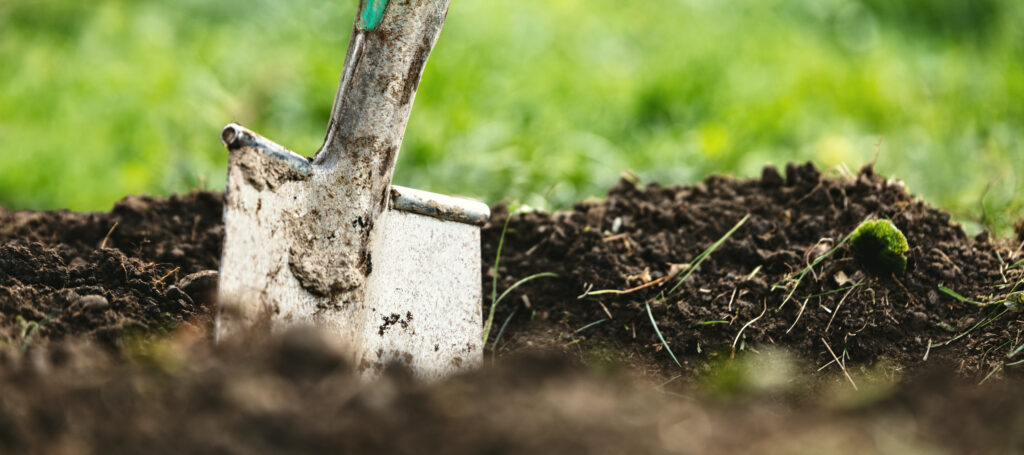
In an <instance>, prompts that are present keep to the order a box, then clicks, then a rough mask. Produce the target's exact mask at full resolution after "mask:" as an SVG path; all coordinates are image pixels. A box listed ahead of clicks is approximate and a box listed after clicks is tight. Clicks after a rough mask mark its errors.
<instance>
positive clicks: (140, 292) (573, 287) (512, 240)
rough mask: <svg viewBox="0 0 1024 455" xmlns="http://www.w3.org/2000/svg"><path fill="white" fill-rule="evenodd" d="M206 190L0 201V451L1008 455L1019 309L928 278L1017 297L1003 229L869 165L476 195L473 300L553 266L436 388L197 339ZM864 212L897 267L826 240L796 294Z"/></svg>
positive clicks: (1015, 421)
mask: <svg viewBox="0 0 1024 455" xmlns="http://www.w3.org/2000/svg"><path fill="white" fill-rule="evenodd" d="M221 201H222V199H221V196H220V195H219V194H212V193H200V192H197V193H191V194H189V195H185V196H180V197H172V198H170V199H169V200H158V199H152V198H147V197H128V198H126V199H125V200H123V201H121V202H119V203H118V204H116V205H115V207H114V209H113V210H112V211H111V212H109V213H90V214H77V213H69V212H9V211H4V210H3V209H0V336H2V337H3V338H2V340H3V341H4V344H5V345H6V347H4V348H2V349H0V387H3V390H4V394H3V395H2V396H0V452H3V453H8V452H11V453H15V452H17V453H30V452H35V453H62V452H68V453H108V452H139V451H147V452H152V451H156V452H168V453H170V452H176V453H181V452H197V451H199V452H210V451H217V452H227V453H281V452H290V451H295V450H304V451H331V452H336V451H339V449H341V450H340V451H354V452H378V451H387V452H394V453H407V452H408V453H411V452H417V453H419V452H422V451H424V450H425V449H426V450H434V451H437V450H445V451H447V452H508V453H514V452H531V453H532V452H544V453H566V452H591V453H623V452H651V453H661V452H665V453H678V452H684V453H689V452H698V453H735V452H737V451H744V452H747V451H758V452H783V453H802V452H808V453H821V452H824V451H828V452H832V453H844V452H845V453H866V452H877V453H892V452H900V453H906V452H908V451H911V452H921V453H947V452H953V453H964V452H977V451H982V452H984V451H988V450H992V451H1013V450H1021V449H1024V446H1022V444H1024V438H1022V437H1020V436H1016V435H1015V434H1016V433H1017V429H1019V428H1021V425H1022V424H1024V411H1021V410H1022V409H1024V406H1022V405H1024V396H1022V391H1021V388H1020V387H1019V383H1018V381H1019V377H1020V370H1021V369H1024V365H1015V364H1014V362H1016V361H1018V360H1020V357H1022V356H1024V354H1021V353H1017V352H1016V350H1017V348H1018V347H1019V346H1021V344H1022V343H1024V338H1022V337H1021V334H1022V332H1024V330H1022V329H1024V326H1022V320H1021V316H1020V314H1019V313H1018V312H1016V311H1013V310H1011V309H1008V308H1007V306H1006V305H1004V304H1002V303H995V304H992V305H986V306H984V307H979V306H976V305H972V304H969V303H964V302H961V301H959V300H957V299H954V298H952V297H950V296H949V295H947V294H946V293H944V292H942V291H940V289H939V285H940V284H943V285H945V286H947V287H948V288H949V289H953V290H955V291H956V292H958V293H960V294H962V295H964V296H967V297H968V298H970V299H972V300H980V301H982V302H989V301H996V300H999V299H1000V298H1002V297H1004V296H1006V295H1013V293H1014V292H1016V291H1019V290H1020V289H1019V288H1017V287H1015V286H1017V284H1018V283H1020V282H1021V280H1022V279H1024V271H1022V269H1021V267H1020V266H1019V264H1016V263H1017V261H1019V260H1020V259H1021V258H1022V257H1024V254H1022V253H1021V251H1020V245H1019V242H1021V241H1024V229H1021V230H1020V231H1021V232H1019V234H1018V235H1019V236H1020V237H1022V238H1019V239H1016V240H1015V241H1014V242H1013V243H1004V242H1000V241H995V240H992V239H988V238H986V237H985V236H981V237H977V238H969V237H968V236H967V235H966V234H965V233H964V232H963V230H962V229H961V228H960V227H959V226H957V225H955V224H952V223H950V221H949V216H948V215H947V214H945V213H943V212H940V211H938V210H935V209H933V208H930V207H928V206H927V205H926V204H924V203H923V202H921V201H919V200H917V199H915V198H913V197H912V196H911V195H909V194H908V193H907V192H906V191H905V190H904V189H903V187H902V186H901V185H899V184H898V183H896V182H892V181H887V180H885V179H883V178H881V177H879V176H877V175H875V174H874V173H873V172H872V171H871V170H870V169H866V170H864V171H862V172H861V173H860V174H859V175H857V176H845V177H843V176H838V177H828V178H826V177H823V176H822V175H821V174H820V173H819V171H817V170H816V169H815V168H814V167H813V166H811V165H803V166H795V165H790V166H788V167H787V169H786V172H785V176H782V175H780V173H779V172H778V171H777V170H775V169H774V168H766V169H765V172H764V176H763V178H761V179H755V180H736V179H732V178H727V177H712V178H709V179H708V180H706V181H705V182H702V183H698V184H696V185H694V186H689V187H664V186H659V185H648V186H646V187H641V186H638V185H637V184H636V183H635V182H634V181H631V180H623V181H622V182H620V183H619V184H618V185H617V186H616V187H614V188H613V189H612V190H611V191H610V193H609V195H608V197H607V198H606V199H605V200H602V201H592V202H584V203H580V204H578V205H577V206H576V207H574V209H573V210H571V211H566V212H557V213H553V214H549V213H527V214H521V215H515V216H513V217H512V218H511V219H510V220H508V212H507V209H506V208H505V207H503V206H499V207H496V208H495V209H494V212H495V213H494V217H493V219H492V221H491V222H490V223H489V224H488V225H487V226H486V227H485V228H484V232H483V241H484V244H483V246H484V269H483V270H482V285H483V286H484V289H485V295H490V293H491V291H492V282H494V281H495V278H494V273H493V270H492V267H493V261H494V257H495V254H496V252H497V246H498V243H499V239H501V237H502V231H503V227H504V226H505V223H506V220H507V221H508V230H507V232H506V234H505V235H504V243H503V248H502V257H501V261H500V263H499V267H498V270H497V271H498V273H497V280H496V283H497V286H496V289H495V291H496V292H497V293H498V294H501V293H502V292H503V291H504V290H506V289H508V288H509V287H511V286H512V285H513V284H514V283H516V282H517V281H518V280H520V279H522V278H524V277H527V276H529V275H532V274H536V273H541V272H553V273H556V274H558V278H539V279H536V280H533V281H529V282H527V283H526V284H524V285H522V286H520V287H518V288H516V289H515V290H514V291H512V292H510V293H509V295H508V296H507V297H506V298H505V299H504V300H502V301H501V303H500V305H499V306H498V307H497V309H496V315H495V318H494V321H495V322H494V327H493V329H492V330H491V332H490V334H491V344H489V345H488V355H489V357H490V356H491V355H492V354H493V358H494V361H493V362H491V361H488V362H487V363H488V366H487V367H485V368H484V369H483V370H482V371H480V372H476V373H473V374H469V375H465V376H462V377H458V378H453V379H451V380H448V381H445V382H442V383H440V384H433V385H430V384H420V383H416V382H415V381H412V380H410V379H408V378H407V377H406V375H405V374H404V373H403V372H401V371H392V372H391V373H389V374H388V375H386V376H385V377H384V378H383V379H381V380H380V381H378V382H376V383H374V384H360V383H358V382H357V381H356V380H354V379H353V377H352V374H351V369H350V368H349V367H348V366H347V365H345V362H344V361H343V360H342V357H341V354H340V350H338V349H337V348H336V347H335V346H332V345H331V343H329V342H327V341H325V339H324V337H323V336H322V335H319V334H317V333H316V332H315V331H306V330H295V331H290V332H288V333H286V334H284V336H283V337H267V339H260V340H251V339H250V340H228V341H227V342H224V343H221V344H220V345H218V346H216V347H213V346H211V343H210V340H209V338H210V327H211V318H210V310H211V308H212V297H213V290H214V289H215V288H216V272H215V271H216V269H217V265H218V258H219V250H220V243H221V240H222V235H223V234H222V232H223V231H222V227H221V221H220V218H221V213H222V202H221ZM747 215H749V217H748V218H747V219H746V221H745V222H744V223H743V224H742V225H741V226H740V227H739V228H738V229H737V230H736V231H735V232H733V233H732V234H731V235H730V236H729V237H728V238H726V239H725V240H724V241H722V242H721V244H720V245H719V246H718V248H717V249H716V250H715V251H714V252H712V253H711V254H710V255H709V256H708V257H707V259H706V260H705V261H704V262H702V263H701V264H700V266H699V267H697V268H695V269H694V270H692V273H689V274H687V272H689V271H690V270H688V269H687V268H686V265H685V264H689V263H690V262H691V261H692V260H694V258H695V257H697V256H698V255H699V254H700V253H701V252H702V251H704V250H705V249H707V248H708V247H709V246H711V245H712V244H714V243H715V242H716V241H718V240H719V239H721V238H722V237H723V236H724V235H725V234H726V233H727V232H728V231H729V230H730V229H731V228H732V227H733V226H734V225H736V223H737V222H738V221H740V220H741V219H743V218H744V217H745V216H747ZM868 217H877V218H888V219H891V220H892V221H893V222H894V223H895V224H896V225H897V226H898V227H899V228H900V229H901V230H902V231H903V233H904V234H905V235H906V237H907V240H908V242H909V244H910V251H909V253H908V260H909V262H908V268H907V273H906V275H904V276H902V277H894V276H891V275H890V276H881V275H878V274H876V273H874V272H872V271H870V270H866V269H865V267H864V266H863V265H861V264H860V263H859V262H858V261H857V260H856V259H855V258H854V255H853V254H852V252H851V251H849V248H848V246H846V245H842V246H840V248H838V249H836V250H835V251H834V253H833V254H832V255H830V256H829V257H827V258H826V259H825V260H823V261H822V262H821V263H820V264H819V265H817V266H816V267H814V268H813V270H812V271H810V272H808V273H807V274H805V275H804V278H803V279H802V281H800V284H799V286H798V287H796V288H795V290H794V286H795V280H794V278H795V276H796V275H797V274H798V272H800V271H801V270H802V269H804V268H805V267H806V266H807V265H808V264H810V263H811V262H812V261H813V260H814V259H815V258H816V257H818V256H820V255H822V254H824V253H826V252H828V251H829V250H830V249H831V248H832V247H834V246H836V245H839V244H840V243H841V242H842V240H843V239H844V238H845V236H846V235H847V234H849V233H850V232H851V231H852V230H853V229H854V228H855V227H856V226H857V225H858V224H859V223H860V221H862V220H864V219H865V218H868ZM682 276H686V280H685V281H682V282H681V284H679V286H678V287H677V289H676V292H669V291H670V290H671V289H672V288H673V287H676V285H677V283H679V282H680V281H679V278H681V277H682ZM776 284H778V286H774V285H776ZM1022 286H1024V285H1022ZM608 290H615V291H628V292H609V291H608ZM790 293H792V298H791V299H789V300H786V297H787V295H789V294H790ZM485 300H486V301H485V310H487V309H489V304H490V301H489V299H485ZM783 302H785V304H783ZM485 314H486V311H485ZM655 326H656V327H657V328H658V329H659V330H658V331H656V330H655ZM659 331H660V336H659V334H658V333H659ZM499 332H500V339H498V340H497V342H496V343H495V342H494V340H495V338H496V336H497V335H498V334H499ZM661 338H664V341H662V339H661ZM495 346H496V348H495ZM667 348H671V350H672V354H671V355H670V353H669V352H668V349H667ZM833 354H834V355H833ZM673 355H674V356H675V358H677V359H678V363H679V364H678V365H677V364H676V362H675V361H674V360H673ZM523 356H526V357H527V358H528V359H527V360H521V359H520V358H521V357H523ZM836 358H839V361H838V362H837V361H836V360H835V359H836ZM819 368H820V369H819ZM963 381H968V383H964V382H963ZM978 382H986V383H985V384H984V385H983V386H976V385H975V384H976V383H978ZM854 387H857V389H858V391H854ZM435 448H436V449H435ZM346 449H347V450H346Z"/></svg>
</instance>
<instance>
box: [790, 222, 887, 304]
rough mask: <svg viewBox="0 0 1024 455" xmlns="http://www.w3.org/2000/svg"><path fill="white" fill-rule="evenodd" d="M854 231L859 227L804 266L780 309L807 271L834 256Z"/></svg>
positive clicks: (791, 296) (791, 295) (798, 285)
mask: <svg viewBox="0 0 1024 455" xmlns="http://www.w3.org/2000/svg"><path fill="white" fill-rule="evenodd" d="M869 219H871V215H868V216H867V217H865V218H864V221H861V222H860V223H858V224H857V226H860V225H861V224H864V223H865V222H867V221H868V220H869ZM854 232H857V228H854V229H853V230H852V231H850V233H849V234H846V237H843V241H841V242H839V243H838V244H837V245H836V246H834V247H832V249H831V250H828V251H827V252H826V253H825V254H822V255H821V256H818V257H817V258H815V259H814V262H811V265H808V266H807V267H804V268H803V270H801V271H800V276H798V277H797V279H796V282H795V283H794V284H793V289H790V290H789V294H788V295H786V298H785V299H784V300H783V301H782V304H781V305H779V309H780V310H781V309H782V307H784V306H786V303H787V302H789V301H790V299H792V298H793V294H794V293H796V289H797V288H798V287H800V283H801V282H803V280H804V277H805V276H807V273H808V272H810V271H811V269H813V268H814V267H817V266H818V264H821V262H822V261H824V260H825V259H827V258H828V257H829V256H832V253H835V252H836V251H838V250H839V248H842V246H843V245H846V242H849V241H850V237H852V236H853V233H854ZM778 285H779V283H775V284H774V285H772V289H775V287H776V286H778Z"/></svg>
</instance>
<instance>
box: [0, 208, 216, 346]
mask: <svg viewBox="0 0 1024 455" xmlns="http://www.w3.org/2000/svg"><path fill="white" fill-rule="evenodd" d="M222 211H223V197H222V196H221V195H220V194H214V193H204V192H195V193H191V194H188V195H186V196H182V197H179V196H172V197H171V198H170V199H167V200H158V199H153V198H150V197H137V196H129V197H127V198H125V199H123V200H121V201H120V202H118V203H117V204H115V205H114V208H113V209H112V210H111V211H110V212H109V213H72V212H67V211H59V212H28V211H18V212H11V211H6V210H4V209H3V208H2V207H0V341H6V342H7V343H8V344H25V343H26V342H32V341H33V339H34V341H36V342H40V341H45V340H48V339H62V338H64V337H67V336H86V337H89V338H92V339H96V340H99V341H100V342H102V343H105V344H107V345H108V346H111V347H115V346H116V345H117V343H118V340H119V339H120V337H121V336H123V335H125V334H133V333H149V332H152V331H157V330H166V329H172V328H175V327H177V326H179V325H181V324H182V323H184V322H186V321H192V322H194V323H208V321H209V318H208V316H207V315H208V314H209V313H208V310H209V307H210V306H211V305H210V304H211V302H212V299H211V297H212V296H211V295H210V292H211V291H212V290H214V289H216V274H217V267H218V263H219V261H220V245H221V241H222V240H223V236H224V228H223V223H222V222H221V214H222ZM33 326H35V327H33ZM30 336H31V338H30Z"/></svg>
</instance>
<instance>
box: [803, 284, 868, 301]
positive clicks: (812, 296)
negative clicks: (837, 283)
mask: <svg viewBox="0 0 1024 455" xmlns="http://www.w3.org/2000/svg"><path fill="white" fill-rule="evenodd" d="M863 285H864V283H863V282H861V283H857V284H851V285H849V286H843V287H841V288H839V289H833V290H831V291H826V292H822V293H820V294H814V295H809V296H807V297H806V298H808V299H813V298H815V297H825V296H826V295H832V294H838V293H840V292H843V291H846V290H850V289H854V288H858V287H861V286H863Z"/></svg>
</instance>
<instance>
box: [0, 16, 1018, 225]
mask: <svg viewBox="0 0 1024 455" xmlns="http://www.w3.org/2000/svg"><path fill="white" fill-rule="evenodd" d="M355 4H356V1H355V0H351V1H348V0H343V1H312V0H294V1H290V2H277V1H270V0H252V1H245V2H243V1H241V0H224V1H218V2H208V1H200V0H181V1H178V2H158V1H155V0H133V1H128V0H100V1H96V2H88V3H81V2H73V1H70V0H41V1H29V0H8V1H5V2H2V3H0V205H3V206H6V207H12V208H38V209H52V208H72V209H76V210H96V209H107V208H109V207H110V205H111V203H113V202H114V201H115V200H117V199H119V198H120V197H122V196H123V195H125V194H128V193H152V194H158V195H163V194H168V193H171V192H176V191H185V190H188V189H190V188H195V187H203V188H211V189H219V188H223V185H224V178H225V173H226V160H227V155H226V153H225V151H224V150H223V148H222V147H221V146H220V143H219V140H218V133H219V130H220V128H221V127H222V126H223V125H224V124H226V123H228V122H230V121H238V122H240V123H243V124H245V125H246V126H249V127H251V128H253V129H255V130H257V131H259V132H261V133H263V134H264V135H266V136H267V137H270V138H272V139H274V140H276V141H277V142H279V143H281V144H284V145H285V146H287V147H289V148H291V149H293V150H296V151H297V152H299V153H304V154H311V153H312V152H313V151H314V150H316V148H317V147H318V146H319V145H320V142H321V141H322V139H323V133H324V128H325V126H326V122H327V116H328V113H329V110H330V107H331V103H332V101H333V97H334V91H335V88H336V85H337V81H338V77H339V75H340V71H341V66H342V58H343V55H344V52H345V46H346V41H347V39H348V37H349V32H348V31H349V27H350V26H351V24H352V20H353V17H354V15H355V11H354V9H355ZM1021 23H1024V3H1021V2H1019V1H1015V0H948V1H943V2H936V1H927V0H913V1H907V2H888V1H883V0H802V1H801V0H796V1H782V0H740V1H736V2H709V1H698V0H691V1H682V0H650V1H644V2H621V1H613V0H558V1H551V0H516V1H505V2H496V1H490V0H453V1H452V6H451V10H450V11H449V14H448V20H447V24H446V26H445V30H444V32H443V34H442V37H441V40H440V42H439V44H438V47H437V49H436V50H435V53H434V54H433V56H432V57H431V60H430V62H429V63H428V65H427V68H426V72H425V74H424V80H423V83H422V85H421V86H420V93H419V95H418V96H417V100H416V105H415V108H414V109H413V114H412V120H411V121H410V123H409V128H408V131H407V134H406V140H405V143H404V145H403V149H402V152H401V156H400V159H399V163H398V168H397V172H396V178H395V180H396V182H397V183H400V184H403V185H409V186H415V187H421V188H424V189H430V190H434V191H439V192H446V193H458V194H464V195H469V196H475V197H479V198H482V199H485V200H487V201H489V202H495V201H498V200H501V199H512V200H519V201H522V202H524V203H527V204H530V205H532V206H535V207H549V208H554V207H566V206H567V205H568V204H570V203H572V202H573V201H577V200H580V199H583V198H584V197H586V196H592V195H601V194H603V193H604V192H605V191H606V189H607V188H608V187H609V186H610V185H611V184H612V183H614V181H615V180H616V179H617V178H618V176H619V174H620V172H621V171H622V170H623V169H627V168H628V169H632V170H634V171H635V172H636V173H638V174H639V175H640V176H641V177H643V178H644V180H648V181H651V180H655V181H661V182H665V183H687V182H693V181H695V180H698V179H700V178H703V177H704V176H706V175H708V174H709V173H713V172H714V173H733V174H737V175H741V176H753V175H757V174H758V172H759V170H760V168H761V166H763V165H764V164H765V163H767V162H772V163H776V164H782V163H785V162H786V161H789V160H807V159H810V160H814V161H815V162H816V163H818V165H819V166H821V167H825V168H829V167H833V166H836V165H839V164H841V163H846V164H847V165H849V166H850V167H851V168H855V167H857V166H859V165H860V164H862V163H865V162H867V161H870V159H871V157H872V156H873V155H874V153H875V144H876V143H878V142H879V141H881V146H880V149H881V155H880V158H879V161H878V166H877V168H878V170H879V171H880V172H882V173H884V174H886V175H890V176H894V177H897V178H900V179H903V180H905V181H906V182H907V184H908V186H909V188H910V190H911V191H913V192H915V193H917V194H920V195H922V196H924V197H925V198H926V200H928V201H930V202H932V203H935V204H937V205H939V206H942V207H944V208H947V209H949V210H951V211H952V212H953V214H954V215H955V216H956V217H957V219H958V220H960V221H972V220H973V221H977V222H978V223H983V224H985V225H990V226H994V227H996V228H997V229H999V230H1002V231H1003V232H1004V233H1005V230H1006V228H1007V227H1008V226H1010V225H1011V224H1012V221H1013V217H1014V216H1015V215H1016V214H1017V213H1019V211H1020V208H1021V207H1022V205H1024V204H1022V198H1020V197H1017V196H1016V194H1018V193H1021V192H1022V190H1024V159H1022V157H1024V141H1022V138H1024V103H1021V102H1020V100H1021V99H1024V28H1022V27H1019V24H1021ZM986 188H988V190H987V192H986ZM983 196H984V201H983V202H982V198H983ZM982 206H984V210H982ZM978 223H974V224H972V225H971V229H972V230H977V229H978V228H979V226H981V224H978Z"/></svg>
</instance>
